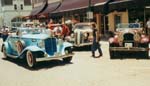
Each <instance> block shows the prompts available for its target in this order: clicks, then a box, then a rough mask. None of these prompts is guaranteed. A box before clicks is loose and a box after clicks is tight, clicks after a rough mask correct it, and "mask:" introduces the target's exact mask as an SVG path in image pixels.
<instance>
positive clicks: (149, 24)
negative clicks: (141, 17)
mask: <svg viewBox="0 0 150 86" xmlns="http://www.w3.org/2000/svg"><path fill="white" fill-rule="evenodd" d="M146 26H147V32H148V35H150V18H149V19H148V21H147V23H146Z"/></svg>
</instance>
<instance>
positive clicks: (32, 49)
mask: <svg viewBox="0 0 150 86" xmlns="http://www.w3.org/2000/svg"><path fill="white" fill-rule="evenodd" d="M28 50H29V51H31V52H38V53H39V52H41V53H43V54H44V50H42V49H41V48H39V47H37V46H28V47H26V48H25V49H24V50H23V51H22V53H21V54H20V56H19V57H20V58H23V57H24V56H25V55H26V52H27V51H28ZM38 53H37V54H38Z"/></svg>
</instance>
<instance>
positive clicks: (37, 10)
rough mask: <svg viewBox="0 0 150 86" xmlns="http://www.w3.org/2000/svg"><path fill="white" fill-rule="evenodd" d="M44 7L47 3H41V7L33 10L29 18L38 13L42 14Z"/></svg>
mask: <svg viewBox="0 0 150 86" xmlns="http://www.w3.org/2000/svg"><path fill="white" fill-rule="evenodd" d="M46 5H47V3H43V4H42V5H41V6H39V7H35V8H33V10H32V11H31V13H30V16H35V15H38V14H39V13H40V12H42V11H43V10H44V9H45V7H46Z"/></svg>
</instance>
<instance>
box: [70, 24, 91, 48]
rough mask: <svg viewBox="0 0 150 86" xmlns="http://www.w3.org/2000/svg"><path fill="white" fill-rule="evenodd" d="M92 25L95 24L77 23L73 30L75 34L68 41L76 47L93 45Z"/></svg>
mask: <svg viewBox="0 0 150 86" xmlns="http://www.w3.org/2000/svg"><path fill="white" fill-rule="evenodd" d="M92 24H93V23H77V24H75V26H74V28H73V34H71V36H70V38H68V40H69V41H70V42H71V43H73V45H74V46H75V47H81V46H89V45H92V39H93V35H92V31H93V30H92Z"/></svg>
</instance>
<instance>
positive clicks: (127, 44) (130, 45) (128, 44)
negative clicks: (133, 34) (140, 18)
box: [125, 43, 133, 47]
mask: <svg viewBox="0 0 150 86" xmlns="http://www.w3.org/2000/svg"><path fill="white" fill-rule="evenodd" d="M125 47H133V44H132V43H125Z"/></svg>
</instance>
